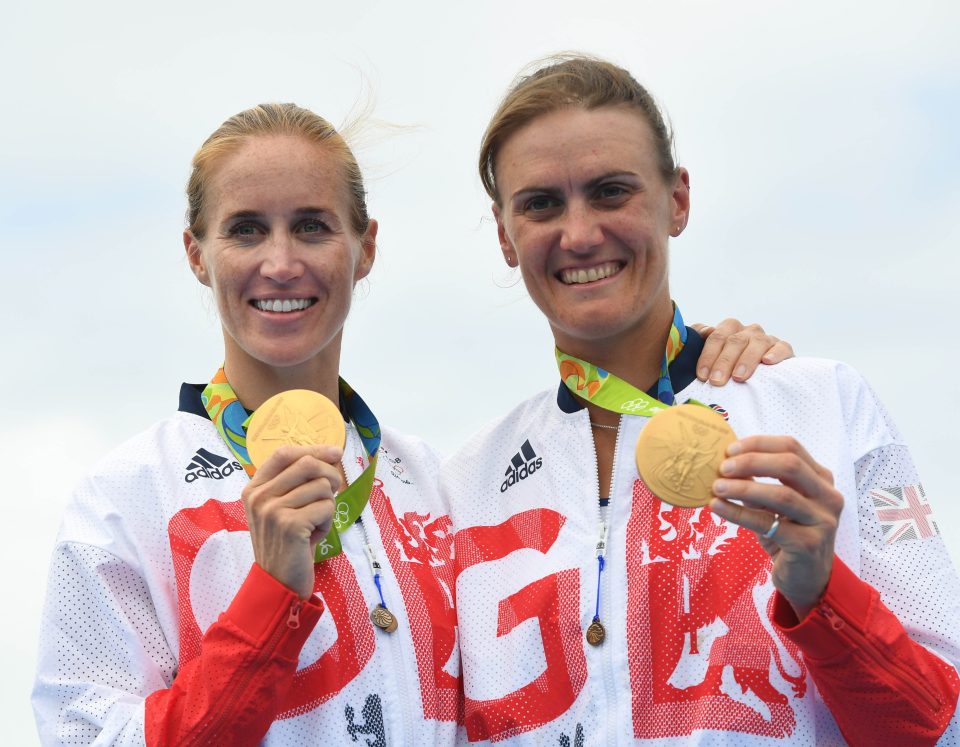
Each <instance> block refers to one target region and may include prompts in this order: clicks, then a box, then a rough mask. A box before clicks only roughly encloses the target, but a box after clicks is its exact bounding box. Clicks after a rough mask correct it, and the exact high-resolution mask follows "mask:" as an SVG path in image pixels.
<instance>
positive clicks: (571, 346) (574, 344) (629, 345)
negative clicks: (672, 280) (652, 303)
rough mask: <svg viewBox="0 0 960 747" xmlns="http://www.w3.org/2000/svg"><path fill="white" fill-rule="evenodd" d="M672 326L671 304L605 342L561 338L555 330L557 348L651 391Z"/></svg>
mask: <svg viewBox="0 0 960 747" xmlns="http://www.w3.org/2000/svg"><path fill="white" fill-rule="evenodd" d="M671 324H673V306H672V304H670V303H667V304H665V305H662V307H658V308H657V309H656V311H655V312H651V314H650V317H649V318H647V319H645V320H644V322H643V323H642V324H641V325H638V326H637V327H636V328H635V329H631V330H628V331H626V332H623V333H620V334H618V335H616V336H615V337H611V338H603V339H590V340H586V339H582V338H580V339H578V338H570V337H568V336H566V335H560V334H558V332H557V330H556V329H554V339H555V341H556V344H557V347H558V348H560V350H562V351H563V352H564V353H567V354H569V355H574V356H576V357H577V358H581V359H583V360H585V361H589V362H590V363H592V364H594V365H595V366H599V367H600V368H602V369H604V370H606V371H609V372H610V373H612V374H616V375H617V376H618V377H620V378H621V379H623V380H624V381H626V382H627V383H629V384H632V385H633V386H635V387H636V388H637V389H640V390H642V391H646V390H648V389H649V388H650V387H652V386H653V385H654V384H656V383H657V380H658V379H659V378H660V366H661V364H662V363H663V353H664V350H665V349H666V345H667V336H668V335H669V334H670V326H671Z"/></svg>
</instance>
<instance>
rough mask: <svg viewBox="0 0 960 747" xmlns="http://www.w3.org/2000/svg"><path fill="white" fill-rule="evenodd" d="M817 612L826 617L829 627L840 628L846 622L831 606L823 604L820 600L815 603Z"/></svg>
mask: <svg viewBox="0 0 960 747" xmlns="http://www.w3.org/2000/svg"><path fill="white" fill-rule="evenodd" d="M817 612H819V613H820V614H821V615H823V616H824V617H825V618H827V622H829V623H830V627H831V628H833V629H834V630H841V629H843V626H844V625H846V623H845V622H844V621H843V620H842V619H841V617H840V616H839V615H838V614H837V613H836V612H834V611H833V607H831V606H830V605H829V604H824V603H823V602H821V603H820V604H819V605H817Z"/></svg>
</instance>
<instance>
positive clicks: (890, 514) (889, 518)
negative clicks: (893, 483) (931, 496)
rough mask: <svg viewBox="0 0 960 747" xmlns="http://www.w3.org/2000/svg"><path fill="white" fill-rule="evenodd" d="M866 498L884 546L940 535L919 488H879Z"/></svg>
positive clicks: (924, 495) (912, 486)
mask: <svg viewBox="0 0 960 747" xmlns="http://www.w3.org/2000/svg"><path fill="white" fill-rule="evenodd" d="M869 495H870V499H871V500H872V501H873V511H874V513H876V515H877V521H879V522H880V527H881V529H883V538H884V540H883V541H884V542H885V543H886V544H888V545H892V544H893V543H894V542H901V541H904V540H918V539H925V538H927V537H933V536H934V535H936V534H940V528H939V527H938V526H937V523H936V522H935V521H934V519H933V510H932V509H931V508H930V504H929V503H928V502H927V496H926V493H924V492H923V486H922V485H919V484H918V485H904V486H903V487H898V488H881V489H879V490H871V491H870V494H869Z"/></svg>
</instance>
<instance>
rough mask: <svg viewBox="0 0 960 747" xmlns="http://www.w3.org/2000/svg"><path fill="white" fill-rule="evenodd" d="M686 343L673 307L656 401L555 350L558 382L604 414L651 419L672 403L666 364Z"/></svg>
mask: <svg viewBox="0 0 960 747" xmlns="http://www.w3.org/2000/svg"><path fill="white" fill-rule="evenodd" d="M686 342H687V328H686V327H685V326H684V324H683V317H682V316H680V309H679V308H678V307H677V305H676V304H674V305H673V323H672V324H671V325H670V334H669V335H668V336H667V344H666V349H665V350H664V352H663V361H662V363H661V365H660V378H659V379H658V380H657V398H656V399H654V398H653V397H651V396H650V395H649V394H647V393H646V392H644V391H642V390H640V389H637V387H635V386H634V385H633V384H630V383H628V382H626V381H624V380H623V379H621V378H620V377H619V376H616V375H614V374H612V373H610V372H609V371H605V370H604V369H602V368H599V367H598V366H595V365H593V364H592V363H588V362H587V361H585V360H582V359H580V358H577V357H575V356H572V355H568V354H566V353H564V352H562V351H561V350H560V349H559V348H557V349H556V356H557V365H558V366H559V367H560V378H561V379H563V383H564V384H566V385H567V388H568V389H569V390H570V391H571V392H573V393H574V394H577V395H579V396H580V397H582V398H583V399H585V400H587V401H588V402H591V403H593V404H595V405H597V406H598V407H602V408H603V409H605V410H612V411H613V412H618V413H621V414H625V415H643V416H646V417H651V416H653V415H656V414H657V413H658V412H660V411H661V410H666V409H667V408H668V407H669V406H670V405H672V404H673V403H674V400H675V397H674V394H673V385H672V384H671V383H670V364H671V363H673V361H674V360H676V358H677V356H678V355H680V351H681V350H683V346H684V344H685V343H686Z"/></svg>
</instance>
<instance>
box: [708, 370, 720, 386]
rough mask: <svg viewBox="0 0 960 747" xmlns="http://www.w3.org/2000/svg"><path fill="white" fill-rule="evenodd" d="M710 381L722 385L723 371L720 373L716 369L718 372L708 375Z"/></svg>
mask: <svg viewBox="0 0 960 747" xmlns="http://www.w3.org/2000/svg"><path fill="white" fill-rule="evenodd" d="M710 381H714V382H717V383H722V382H723V371H720V370H719V369H718V370H716V371H714V372H713V373H712V374H710Z"/></svg>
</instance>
